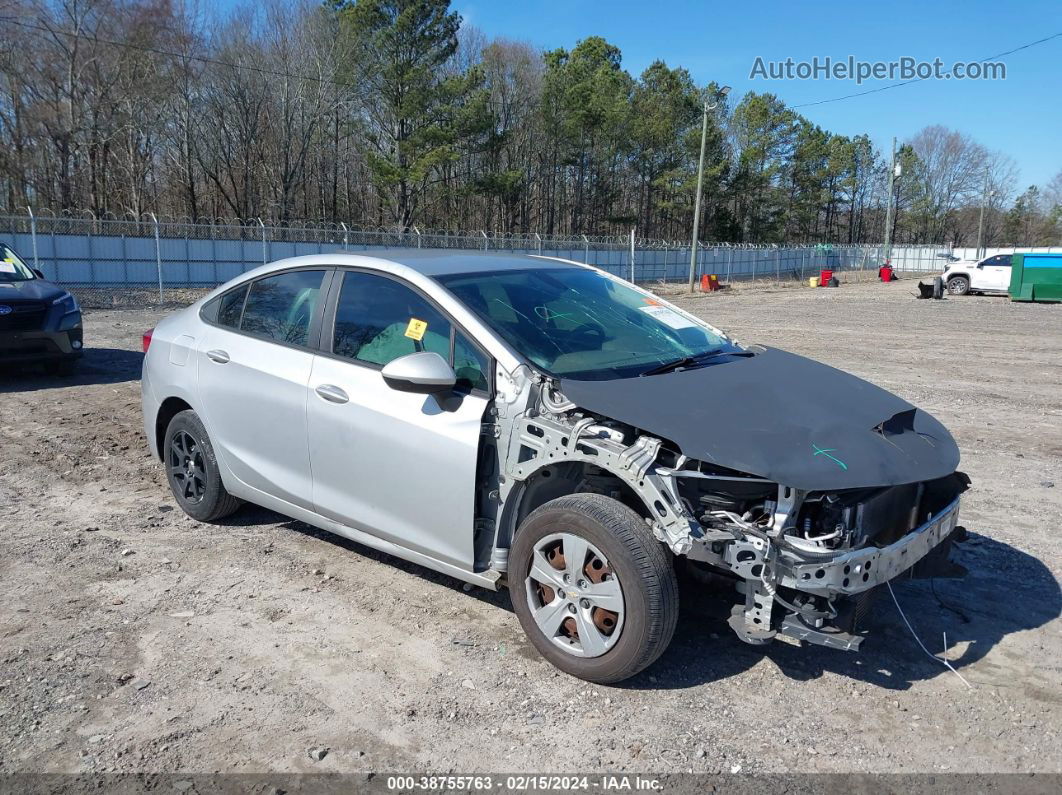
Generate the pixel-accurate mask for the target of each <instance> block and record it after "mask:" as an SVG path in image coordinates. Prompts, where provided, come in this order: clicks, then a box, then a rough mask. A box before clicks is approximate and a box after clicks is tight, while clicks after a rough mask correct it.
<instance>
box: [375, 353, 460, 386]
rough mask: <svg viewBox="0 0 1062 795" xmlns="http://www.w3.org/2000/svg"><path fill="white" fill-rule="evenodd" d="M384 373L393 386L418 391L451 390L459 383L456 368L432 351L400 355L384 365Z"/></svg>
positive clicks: (389, 383) (389, 384)
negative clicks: (455, 373) (455, 372)
mask: <svg viewBox="0 0 1062 795" xmlns="http://www.w3.org/2000/svg"><path fill="white" fill-rule="evenodd" d="M381 375H383V379H384V381H385V382H386V383H387V385H388V386H389V387H391V389H395V390H398V391H399V392H413V393H416V394H418V395H437V394H439V393H442V392H451V391H453V388H454V386H455V385H456V384H457V376H456V375H454V370H453V368H452V367H451V366H450V365H449V364H447V362H446V360H445V359H444V358H443V357H441V356H440V355H439V354H437V353H434V352H432V351H422V352H420V353H410V354H407V355H405V356H399V357H398V358H397V359H393V360H392V361H390V362H389V363H388V364H386V365H384V369H383V371H382V372H381Z"/></svg>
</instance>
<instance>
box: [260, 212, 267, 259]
mask: <svg viewBox="0 0 1062 795" xmlns="http://www.w3.org/2000/svg"><path fill="white" fill-rule="evenodd" d="M258 225H259V226H260V227H262V264H263V265H265V264H266V263H267V262H269V249H268V248H266V231H265V224H263V223H262V219H261V217H259V219H258Z"/></svg>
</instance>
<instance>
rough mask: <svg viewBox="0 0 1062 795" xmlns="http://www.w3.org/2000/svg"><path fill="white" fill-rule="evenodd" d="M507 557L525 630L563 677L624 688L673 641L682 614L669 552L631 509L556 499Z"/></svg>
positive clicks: (535, 516) (608, 502)
mask: <svg viewBox="0 0 1062 795" xmlns="http://www.w3.org/2000/svg"><path fill="white" fill-rule="evenodd" d="M509 560H510V571H509V574H510V581H509V589H510V592H511V595H512V600H513V606H514V608H515V609H516V614H517V616H518V617H519V619H520V624H521V625H522V626H523V629H524V632H525V633H527V636H528V638H529V639H530V640H531V643H532V644H534V646H535V648H536V649H537V650H538V652H539V653H540V654H541V655H542V656H543V657H545V658H546V659H547V660H549V661H550V662H551V663H553V664H554V665H555V666H557V667H558V668H560V669H561V670H562V671H565V672H566V673H569V674H571V675H572V676H576V677H578V678H580V679H586V680H588V681H591V682H598V683H601V684H608V683H612V682H619V681H622V680H624V679H627V678H629V677H631V676H634V675H635V674H636V673H638V672H639V671H642V670H643V669H645V668H646V667H648V666H649V665H650V664H652V663H653V662H654V661H655V660H656V659H657V658H658V657H659V656H660V655H661V654H662V653H663V651H664V649H666V648H667V645H668V643H670V642H671V636H672V635H673V634H674V632H675V624H676V622H677V620H678V607H679V599H678V582H677V580H676V578H675V570H674V567H673V565H672V560H671V553H670V551H669V550H668V549H667V548H666V547H665V546H664V545H663V544H661V543H660V542H659V541H657V540H656V539H655V538H654V537H653V535H652V533H651V532H650V531H649V527H648V526H647V525H646V523H645V521H644V520H643V519H642V518H641V517H640V516H639V515H638V514H637V513H635V512H634V511H632V510H631V509H630V508H628V507H627V506H626V505H623V504H622V503H620V502H617V501H616V500H613V499H611V498H610V497H605V496H604V495H601V494H573V495H570V496H567V497H559V498H558V499H555V500H552V501H551V502H548V503H546V504H545V505H543V506H541V507H540V508H538V509H537V510H535V511H534V512H533V513H531V515H530V516H528V517H527V518H526V519H525V520H524V522H523V523H522V524H521V525H520V528H519V530H518V531H517V533H516V538H515V540H514V542H513V547H512V550H511V554H510V556H509Z"/></svg>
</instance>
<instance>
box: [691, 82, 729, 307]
mask: <svg viewBox="0 0 1062 795" xmlns="http://www.w3.org/2000/svg"><path fill="white" fill-rule="evenodd" d="M729 93H730V86H723V87H722V88H721V89H719V94H720V95H721V96H724V97H725V96H726V95H727V94H729ZM718 104H719V103H718V102H714V103H712V104H711V105H709V104H708V103H707V102H705V103H704V116H703V117H702V118H701V157H700V160H698V161H697V195H696V197H695V198H694V200H693V235H692V236H691V240H690V292H691V293H692V292H693V281H694V279H695V278H696V272H697V232H698V231H699V230H700V226H701V184H702V183H703V182H704V143H705V141H706V140H707V138H708V111H710V110H715V108H716V106H717V105H718Z"/></svg>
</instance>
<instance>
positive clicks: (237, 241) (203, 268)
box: [0, 210, 950, 307]
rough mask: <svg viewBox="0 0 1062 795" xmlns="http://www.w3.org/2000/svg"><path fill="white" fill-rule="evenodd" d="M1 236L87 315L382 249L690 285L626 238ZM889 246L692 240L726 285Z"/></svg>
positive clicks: (264, 228) (128, 224)
mask: <svg viewBox="0 0 1062 795" xmlns="http://www.w3.org/2000/svg"><path fill="white" fill-rule="evenodd" d="M0 240H4V241H5V242H7V243H8V244H9V245H11V247H12V248H14V249H15V250H16V251H17V252H19V254H20V256H21V257H22V258H23V259H24V260H26V261H27V262H28V263H32V264H33V267H35V268H37V269H38V270H40V271H41V272H43V273H44V275H45V278H47V279H49V280H51V281H55V282H57V283H59V284H62V285H64V286H65V287H67V288H69V289H71V290H73V291H74V292H75V293H76V294H77V295H78V298H79V299H80V300H81V302H82V304H83V305H85V306H87V307H111V306H129V305H135V306H143V305H151V304H185V303H188V302H190V301H192V300H194V299H195V298H196V297H197V296H198V295H201V294H202V293H203V291H204V290H205V289H209V288H213V287H215V286H217V285H219V284H223V283H224V282H226V281H228V280H230V279H232V278H234V277H236V276H239V275H240V274H241V273H244V272H246V271H248V270H250V269H252V268H255V267H257V266H259V265H262V264H263V263H267V262H273V261H276V260H280V259H285V258H287V257H295V256H300V255H306V254H324V253H330V252H340V251H349V252H359V251H369V252H371V251H374V250H380V249H386V248H414V249H416V248H421V249H424V248H427V249H459V250H468V251H502V252H509V253H518V254H535V255H542V256H549V257H561V258H563V259H569V260H575V261H577V262H583V263H587V264H590V265H594V266H596V267H598V268H601V269H603V270H606V271H609V272H610V273H613V274H616V275H618V276H621V277H623V278H625V279H629V280H631V281H637V282H669V281H685V280H687V279H688V278H689V270H690V245H689V243H688V242H685V243H682V242H671V241H665V240H650V239H638V238H633V239H632V237H631V236H589V235H577V236H574V237H562V236H554V235H540V234H535V233H532V234H505V233H500V232H488V231H457V232H452V231H439V230H420V229H418V228H416V227H413V228H410V229H406V230H387V229H366V228H360V227H355V226H348V225H346V224H344V223H339V224H332V223H306V222H298V223H285V224H281V223H277V222H272V221H265V220H262V219H254V220H252V221H250V222H246V221H240V220H236V219H226V218H218V219H214V220H213V221H211V222H203V221H199V222H195V223H193V222H192V221H191V219H187V218H183V219H182V218H177V219H173V218H162V217H156V216H155V215H153V214H147V215H142V216H133V215H131V214H130V215H128V216H126V217H124V218H118V217H113V216H103V217H99V216H96V215H94V214H92V213H89V212H84V213H63V214H60V215H56V214H54V213H50V212H33V211H31V210H27V211H26V212H25V213H5V212H3V211H0ZM949 253H950V252H949V249H948V248H947V247H944V246H934V245H926V246H894V247H893V249H892V264H893V267H894V268H895V269H896V270H897V271H900V272H907V273H931V272H939V271H941V270H942V269H943V265H944V264H945V258H946V257H947V256H948V255H949ZM883 261H884V247H883V246H878V245H859V246H824V245H817V246H758V245H745V244H742V245H735V244H715V243H706V244H698V251H697V263H696V266H695V269H694V270H695V273H694V277H695V278H696V279H699V278H700V277H701V275H703V274H715V275H717V276H718V278H719V281H720V282H721V283H723V284H729V283H732V282H736V281H756V280H762V279H768V280H777V281H804V280H805V279H807V278H808V277H810V276H817V275H818V274H819V272H820V271H821V270H823V269H830V270H833V271H835V272H838V273H843V272H851V271H862V272H871V273H876V272H877V268H878V266H879V265H881V264H882V262H883Z"/></svg>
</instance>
